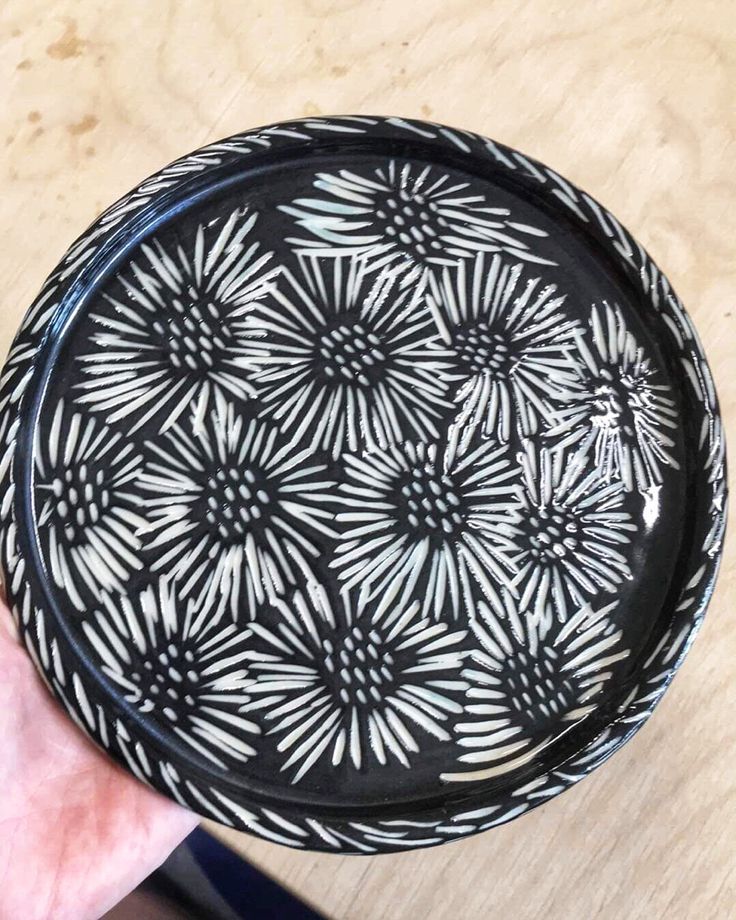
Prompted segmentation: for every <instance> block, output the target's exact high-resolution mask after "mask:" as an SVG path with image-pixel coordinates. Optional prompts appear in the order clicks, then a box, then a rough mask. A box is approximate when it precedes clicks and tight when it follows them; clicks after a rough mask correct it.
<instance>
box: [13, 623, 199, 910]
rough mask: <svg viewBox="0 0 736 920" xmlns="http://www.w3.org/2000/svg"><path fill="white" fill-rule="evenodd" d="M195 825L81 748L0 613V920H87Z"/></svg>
mask: <svg viewBox="0 0 736 920" xmlns="http://www.w3.org/2000/svg"><path fill="white" fill-rule="evenodd" d="M197 822H198V819H197V817H196V816H195V815H193V814H192V813H190V812H188V811H185V810H184V809H183V808H180V807H179V806H178V805H176V804H175V803H173V802H169V801H168V800H167V799H165V798H163V797H162V796H160V795H159V794H158V793H156V792H153V791H152V790H151V789H149V788H148V787H147V786H144V785H143V784H142V783H140V782H138V780H136V779H134V778H133V777H132V776H129V775H128V774H127V773H125V772H124V771H123V770H121V769H120V768H119V767H118V766H117V765H116V764H115V763H114V762H113V761H112V760H108V758H107V757H105V755H104V754H102V753H101V752H100V751H98V750H97V748H96V747H94V745H93V744H92V743H91V742H90V741H88V739H87V738H86V737H85V736H84V735H83V734H82V732H81V731H80V730H79V729H78V728H77V727H76V725H74V723H73V722H72V721H71V720H70V719H69V718H68V716H67V715H66V714H65V713H64V712H63V711H62V709H61V708H60V707H59V706H58V704H57V703H56V702H55V701H54V700H53V699H52V698H51V696H50V695H49V693H48V691H47V690H46V688H45V687H44V686H43V684H42V682H41V680H40V678H39V677H38V675H37V674H36V672H35V669H34V667H33V665H32V663H31V661H30V659H29V658H28V656H27V655H26V653H25V652H24V650H23V649H22V647H21V646H20V644H19V643H18V640H17V638H16V637H15V633H14V627H13V623H12V620H11V618H10V614H9V613H8V610H7V608H6V607H5V605H0V920H17V918H19V917H23V918H24V920H87V918H90V920H97V918H99V917H100V916H101V915H102V914H104V913H105V911H107V910H109V909H110V908H111V907H113V906H114V905H115V904H116V903H117V902H118V901H120V900H121V899H122V898H123V897H124V896H125V895H126V894H127V893H128V892H129V891H131V890H132V889H133V888H135V887H136V885H137V884H138V883H139V882H141V881H142V880H143V879H144V878H146V876H148V875H149V874H150V873H151V872H152V871H153V870H154V869H155V868H156V867H157V866H158V865H160V863H161V862H163V860H164V859H166V857H167V856H168V855H169V853H170V852H171V851H172V850H173V849H174V847H175V846H176V845H177V844H178V843H179V842H180V841H181V840H182V839H183V838H184V837H185V836H186V835H187V834H188V833H189V832H190V831H191V830H192V829H193V828H194V827H195V826H196V824H197Z"/></svg>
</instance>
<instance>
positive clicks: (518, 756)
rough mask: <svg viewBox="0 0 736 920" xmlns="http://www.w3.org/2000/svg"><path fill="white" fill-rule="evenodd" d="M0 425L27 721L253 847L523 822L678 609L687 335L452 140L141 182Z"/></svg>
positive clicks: (649, 286)
mask: <svg viewBox="0 0 736 920" xmlns="http://www.w3.org/2000/svg"><path fill="white" fill-rule="evenodd" d="M0 409H1V416H0V435H1V436H2V439H3V444H4V451H3V455H2V467H1V472H2V483H3V488H2V509H1V510H2V567H3V570H4V574H5V580H6V584H7V589H8V594H9V599H10V601H11V603H12V606H13V610H14V613H15V616H16V618H17V621H18V623H19V625H20V628H21V631H22V634H23V638H24V640H25V643H26V645H27V647H28V650H29V653H30V654H31V655H32V656H33V659H34V661H35V663H36V665H37V667H38V669H39V670H40V672H41V673H42V675H43V676H44V677H45V679H46V681H47V683H48V684H49V687H50V689H51V691H52V692H53V693H54V695H55V696H56V697H57V698H58V699H59V701H60V702H61V703H62V704H63V705H64V706H65V707H66V709H67V710H68V711H69V714H70V715H71V716H72V718H73V719H74V720H75V721H76V722H77V723H78V724H79V725H80V726H81V727H82V728H83V729H84V730H85V731H86V732H87V733H88V734H89V735H90V736H91V737H92V738H93V739H94V740H95V741H96V742H97V743H98V744H99V745H101V746H102V747H104V748H105V749H106V750H107V751H109V753H110V754H111V755H112V756H113V757H114V758H116V759H117V760H118V761H119V762H120V763H122V764H123V765H124V766H126V767H127V768H128V769H129V770H130V771H132V772H133V773H134V774H135V775H136V776H138V777H139V778H140V779H141V780H144V781H145V782H148V783H150V784H151V785H152V786H154V787H155V788H157V789H159V790H160V791H161V792H163V793H165V794H167V795H169V796H171V797H173V798H174V799H176V800H177V801H179V802H181V803H182V804H184V805H186V806H187V807H189V808H192V809H194V810H195V811H197V812H199V813H201V814H203V815H206V816H208V817H210V818H214V819H215V820H217V821H221V822H223V823H226V824H230V825H233V826H235V827H238V828H241V829H243V830H247V831H250V832H251V833H254V834H258V835H260V836H262V837H264V838H267V839H269V840H272V841H277V842H280V843H284V844H288V845H290V846H295V847H304V848H314V849H321V850H328V851H331V852H356V853H375V852H382V851H391V850H400V849H404V848H409V847H422V846H431V845H434V844H439V843H442V842H444V841H447V840H453V839H456V838H458V837H462V836H465V835H468V834H473V833H476V832H478V831H481V830H484V829H486V828H489V827H491V826H493V825H496V824H499V823H502V822H504V821H507V820H509V819H510V818H512V817H515V816H516V815H519V814H521V813H523V812H525V811H528V810H529V809H530V808H533V807H534V806H535V805H537V804H539V803H541V802H543V801H545V800H546V799H549V798H550V797H551V796H554V795H556V794H557V793H559V792H560V791H562V790H563V789H565V788H566V787H568V786H570V785H571V784H572V783H574V782H576V781H577V780H579V779H580V778H582V777H583V776H585V775H586V774H587V773H589V772H590V771H591V770H592V769H593V768H594V767H596V766H597V765H599V764H600V763H601V762H602V761H603V760H605V759H606V758H607V757H608V756H609V755H610V754H611V753H612V752H613V751H615V750H616V749H617V748H618V747H620V746H621V744H622V743H623V742H625V741H626V740H627V739H628V738H629V737H630V736H631V735H632V734H633V733H634V732H635V731H636V729H637V728H638V727H639V726H640V725H641V724H642V722H643V721H644V720H645V719H646V718H647V716H648V715H649V714H650V712H651V710H652V709H653V707H654V705H655V704H656V703H657V701H658V700H659V698H660V697H661V695H662V693H663V692H664V690H665V688H666V687H667V685H668V683H669V681H670V679H671V677H672V675H673V673H674V671H675V670H676V668H677V667H678V666H679V664H680V662H681V660H682V658H683V656H684V654H685V652H686V650H687V648H688V646H689V644H690V641H691V639H692V637H693V635H694V633H695V630H696V628H697V626H698V625H699V623H700V620H701V618H702V615H703V612H704V608H705V605H706V603H707V600H708V598H709V596H710V593H711V590H712V586H713V581H714V577H715V572H716V568H717V563H718V559H719V553H720V548H721V538H722V533H723V524H724V497H725V479H724V446H723V436H722V429H721V422H720V418H719V415H718V407H717V401H716V395H715V392H714V388H713V383H712V379H711V375H710V372H709V370H708V367H707V364H706V362H705V359H704V357H703V353H702V351H701V348H700V345H699V343H698V340H697V336H696V334H695V332H694V330H693V327H692V324H691V322H690V320H689V319H688V317H687V315H686V314H685V312H684V310H683V308H682V306H681V304H680V302H679V300H678V299H677V297H676V295H675V294H674V292H673V291H672V289H671V287H670V285H669V284H668V282H667V280H666V278H665V277H664V276H663V275H662V274H661V272H660V271H659V269H658V268H657V267H656V265H654V263H653V262H652V261H651V260H650V258H649V257H648V256H647V254H646V253H645V252H644V250H643V249H642V248H641V246H640V245H639V244H638V243H636V241H635V240H633V239H632V238H631V236H630V235H629V234H628V233H627V231H626V230H624V229H623V228H622V227H621V225H620V224H619V223H618V222H617V221H616V219H615V218H614V217H612V216H611V215H610V214H608V213H607V212H606V211H605V210H604V209H603V208H602V207H601V206H600V205H598V204H597V203H596V202H595V201H594V200H593V199H591V198H590V197H589V196H588V195H586V194H585V193H583V192H581V191H580V190H578V189H577V188H575V187H574V186H572V185H571V184H570V183H568V182H566V181H565V180H564V179H562V178H561V177H560V176H558V175H557V174H556V173H555V172H553V171H552V170H551V169H548V168H547V167H545V166H542V165H541V164H539V163H536V162H534V161H532V160H530V159H528V158H527V157H524V156H522V155H521V154H520V153H517V152H515V151H513V150H510V149H508V148H506V147H503V146H501V145H500V144H496V143H493V142H492V141H490V140H487V139H485V138H482V137H478V136H476V135H473V134H470V133H468V132H465V131H457V130H451V129H449V128H445V127H442V126H439V125H433V124H427V123H422V122H415V121H405V120H402V119H399V118H387V119H382V118H366V117H361V118H335V119H321V118H320V119H311V120H304V121H298V122H289V123H284V124H281V125H274V126H271V127H267V128H262V129H259V130H257V131H254V132H251V133H246V134H242V135H238V136H235V137H232V138H229V139H227V140H225V141H222V142H220V143H217V144H213V145H211V146H209V147H206V148H204V149H202V150H200V151H198V152H196V153H194V154H191V155H190V156H187V157H185V158H183V159H182V160H179V161H177V162H176V163H174V164H172V165H170V166H168V167H166V168H165V169H164V170H162V171H161V172H160V173H158V174H157V175H155V176H153V177H152V178H150V179H148V180H147V181H145V182H144V183H143V184H142V185H141V186H139V187H138V188H137V189H136V190H135V191H133V192H132V193H131V194H129V195H128V196H126V197H125V198H124V199H122V200H121V201H120V202H118V203H117V204H116V205H114V206H113V207H112V208H110V209H109V210H108V211H106V212H105V214H103V215H102V217H101V218H100V219H99V220H98V221H97V222H96V223H95V224H94V225H93V226H92V227H91V228H90V229H89V230H88V231H87V232H86V233H85V234H84V236H83V237H82V238H81V239H80V240H78V241H77V242H76V243H75V244H74V245H73V246H72V248H71V249H70V251H69V252H68V253H67V255H66V256H65V258H64V259H63V261H62V262H61V263H60V265H59V267H58V268H57V269H56V270H55V271H54V273H53V274H52V275H51V277H50V278H49V279H48V281H47V282H46V284H45V286H44V288H43V291H42V293H41V295H40V296H39V298H38V299H37V301H36V302H35V304H34V305H33V307H32V308H31V310H30V312H29V313H28V315H27V317H26V319H25V322H24V324H23V328H22V330H21V332H20V334H19V336H18V339H17V341H16V343H15V345H14V347H13V350H12V352H11V355H10V358H9V360H8V363H7V366H6V368H5V372H4V377H3V388H2V397H1V402H0ZM672 741H673V743H674V739H672Z"/></svg>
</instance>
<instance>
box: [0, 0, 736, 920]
mask: <svg viewBox="0 0 736 920" xmlns="http://www.w3.org/2000/svg"><path fill="white" fill-rule="evenodd" d="M734 36H736V6H734V4H733V3H732V2H730V0H698V2H697V3H692V2H691V0H674V2H666V0H656V2H655V0H651V2H649V3H645V4H642V3H640V2H636V0H609V2H590V3H579V2H572V0H530V2H520V0H494V2H487V0H465V2H453V0H386V2H377V0H362V2H361V0H332V2H328V0H293V2H288V0H250V2H247V3H243V2H236V0H233V2H228V0H221V2H214V0H210V2H204V0H191V2H189V0H171V2H162V0H153V2H151V0H107V2H102V0H100V2H94V0H76V2H72V0H57V2H55V3H53V4H52V3H50V2H49V0H4V2H3V4H2V11H1V12H0V43H1V53H0V86H1V87H3V89H2V90H1V91H0V92H2V96H3V98H2V105H1V106H0V113H1V114H0V119H2V130H0V150H1V151H2V152H1V153H0V157H1V159H0V176H1V180H0V226H1V227H2V228H3V231H4V232H3V243H2V246H0V277H2V279H3V284H2V301H1V304H2V305H1V307H0V339H1V340H2V341H1V342H0V346H1V347H2V349H3V350H4V349H5V348H6V347H7V346H8V345H9V343H10V339H11V335H12V334H13V332H14V330H15V328H16V326H17V324H18V323H19V321H20V318H21V316H22V314H23V312H24V310H25V309H26V307H27V306H28V304H29V303H30V301H31V299H32V297H33V295H34V294H35V293H36V291H37V289H38V288H39V286H40V284H41V281H42V280H43V278H44V276H45V275H46V273H47V272H48V271H49V270H50V269H51V268H52V267H53V266H54V264H55V262H56V261H57V260H58V258H59V257H60V255H61V253H62V252H63V250H64V249H65V247H66V245H67V244H68V243H69V242H71V240H72V239H73V238H74V237H75V236H76V235H77V234H78V233H79V232H81V231H82V230H83V229H84V227H85V225H86V224H87V223H88V222H89V221H91V220H92V218H93V217H94V216H95V215H96V214H97V212H98V211H100V210H101V209H102V208H103V207H104V206H105V205H107V204H108V203H110V202H111V201H112V200H113V199H115V198H117V197H118V196H119V195H120V194H122V193H123V192H125V191H127V190H128V188H129V187H131V186H132V185H134V184H135V183H136V182H137V181H138V180H139V179H141V178H142V177H143V176H145V175H147V174H148V173H150V172H152V171H154V170H155V169H157V168H158V167H159V166H161V165H162V164H164V163H166V162H168V161H169V160H171V159H173V158H174V157H175V156H177V155H179V154H182V153H185V152H186V151H188V150H191V149H193V148H195V147H198V146H199V145H201V144H204V143H206V142H208V141H211V140H215V139H216V138H218V137H221V136H224V135H227V134H229V133H233V132H235V131H238V130H240V129H243V128H246V127H251V126H254V125H258V124H263V123H267V122H271V121H276V120H281V119H285V118H289V117H294V116H300V115H305V114H317V113H356V114H357V113H372V114H376V113H391V114H401V115H406V116H418V117H425V118H430V119H433V120H437V121H444V122H447V123H449V124H454V125H459V126H462V127H466V128H469V129H472V130H475V131H479V132H481V133H484V134H488V135H490V136H493V137H495V138H497V139H498V140H501V141H503V142H505V143H507V144H511V145H513V146H515V147H518V148H520V149H521V150H523V151H525V152H527V153H529V154H532V155H533V156H535V157H538V158H540V159H542V160H543V161H545V162H547V163H548V164H549V165H551V166H553V167H554V168H555V169H557V170H558V171H559V172H560V173H562V174H563V175H564V176H566V177H568V178H570V179H572V180H573V181H575V182H576V183H578V184H580V185H581V186H582V187H583V188H585V189H587V190H588V191H589V192H591V193H592V194H593V195H595V196H596V197H597V198H599V199H600V200H601V201H603V202H604V203H605V204H606V205H607V206H608V207H610V208H611V209H612V210H613V211H614V213H615V214H617V215H618V217H619V218H620V219H621V220H622V221H623V222H624V223H625V224H626V225H627V226H628V227H629V228H630V229H631V230H632V231H633V232H634V233H635V235H637V236H638V237H639V239H640V240H641V241H642V242H643V243H644V244H645V245H646V246H647V248H648V249H649V250H650V251H651V252H652V254H653V255H654V257H655V258H656V259H657V260H658V261H659V262H660V264H661V265H662V266H663V267H664V268H665V269H666V271H667V272H668V274H669V276H670V278H671V280H672V281H673V283H674V285H675V287H676V288H677V290H678V292H679V293H680V295H681V296H682V298H683V300H684V301H685V303H686V304H687V306H688V308H689V310H690V312H691V314H692V316H693V318H694V320H695V323H696V325H697V327H698V330H699V332H700V335H701V337H702V339H703V341H704V344H705V348H706V351H707V353H708V355H709V358H710V361H711V366H712V368H713V370H714V373H715V377H716V381H717V384H718V386H719V390H720V397H721V401H722V407H723V411H724V414H725V416H726V420H727V422H728V423H729V427H730V431H731V435H732V446H733V445H734V444H736V436H735V435H736V430H735V429H736V424H735V423H736V373H734V372H735V371H736V365H735V364H734V358H733V355H734V347H733V343H734V336H736V259H735V258H734V256H735V253H736V247H735V245H734V241H736V184H735V179H734V176H736V142H735V138H736V109H735V108H734V102H735V93H734V87H736V42H735V40H734ZM735 561H736V541H734V540H731V541H730V545H729V551H728V552H727V554H726V560H725V563H724V566H723V569H722V572H721V577H720V583H719V586H718V591H717V594H716V597H715V599H714V601H713V603H712V605H711V609H710V613H709V615H708V619H707V621H706V625H705V627H704V629H703V631H702V633H701V636H700V638H699V639H698V641H697V643H696V645H695V647H694V649H693V651H692V653H691V655H690V657H689V659H688V661H687V664H686V666H685V667H684V668H683V671H682V674H681V675H680V676H679V677H678V678H677V680H676V681H675V684H674V686H673V688H672V690H671V691H670V692H669V693H668V695H667V697H666V699H665V701H664V702H663V703H662V705H661V707H660V708H659V711H658V712H657V714H656V716H655V718H654V719H653V720H652V721H651V722H650V723H649V724H648V725H647V726H646V727H645V728H644V730H643V731H642V732H641V733H640V734H639V735H638V736H637V738H636V739H635V740H634V741H633V742H632V743H631V744H630V745H628V747H627V748H625V749H624V750H623V751H621V752H620V753H619V754H617V755H616V757H615V758H614V759H613V761H612V762H610V763H609V764H608V765H607V766H606V767H605V768H604V769H603V770H601V771H599V772H598V773H596V774H595V775H594V776H593V777H592V778H590V779H589V780H587V781H586V782H584V783H582V784H581V785H579V786H577V787H576V788H574V789H573V790H572V791H570V792H568V793H567V794H565V795H564V796H562V797H560V798H558V799H556V800H554V801H553V802H551V803H550V804H548V805H546V806H545V807H544V808H542V809H540V810H538V811H536V812H534V813H532V814H530V815H528V816H526V817H524V818H523V819H521V820H520V821H518V822H515V823H514V824H512V825H507V826H506V827H503V828H500V829H497V830H494V831H492V832H490V833H488V834H485V835H483V836H481V837H478V838H475V839H471V840H467V841H464V842H460V843H455V844H452V845H450V846H446V847H442V848H440V849H436V850H431V851H425V852H418V853H411V854H406V855H404V854H402V855H398V856H382V857H374V858H362V859H361V858H356V857H336V856H322V855H316V854H309V853H300V852H292V851H289V850H286V849H283V848H279V847H277V846H273V845H269V844H267V843H261V842H259V841H256V840H254V839H251V838H249V837H246V836H244V835H239V834H235V833H228V832H225V833H224V834H223V836H224V837H225V839H226V840H228V841H229V842H230V843H231V844H232V845H233V846H234V847H236V848H237V849H238V850H240V851H241V852H242V853H243V854H244V855H246V856H247V857H248V858H249V859H251V860H253V861H255V862H256V863H258V864H259V865H260V866H262V867H263V868H264V869H265V870H266V871H267V872H269V873H271V874H272V875H273V876H275V877H276V878H277V879H279V880H280V881H282V882H283V883H284V884H285V885H287V886H290V887H291V888H293V889H294V890H295V891H296V892H298V893H299V894H300V895H302V896H303V897H305V898H306V899H307V900H309V901H311V902H312V903H313V904H315V905H316V906H318V907H319V908H320V909H321V910H322V911H324V913H325V914H327V915H328V916H330V917H334V918H360V920H378V918H388V920H402V918H407V920H409V918H411V920H415V918H422V920H423V918H450V917H453V918H454V917H466V918H476V917H477V918H481V917H482V918H501V920H505V918H515V920H527V918H529V920H531V918H538V917H545V918H546V920H558V918H559V920H563V918H564V920H592V918H609V917H610V918H617V920H618V918H626V920H636V918H646V920H654V918H657V917H667V918H668V920H675V918H676V920H680V918H685V917H693V918H695V917H697V918H706V920H712V918H728V917H734V916H736V768H735V767H734V758H736V719H735V718H734V710H735V709H736V628H735V627H734V625H733V618H732V608H733V606H734V604H735V603H736V577H735V575H736V573H735V571H734V570H735V568H736V566H735Z"/></svg>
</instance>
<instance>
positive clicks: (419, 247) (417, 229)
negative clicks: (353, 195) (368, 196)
mask: <svg viewBox="0 0 736 920" xmlns="http://www.w3.org/2000/svg"><path fill="white" fill-rule="evenodd" d="M375 216H376V218H377V219H378V220H379V221H381V222H382V224H383V235H385V237H386V238H387V239H389V240H393V241H395V242H396V243H398V244H399V245H400V246H401V248H402V249H406V250H409V251H410V252H412V253H413V254H414V255H416V256H418V257H420V258H426V257H427V256H432V255H437V254H438V252H439V251H440V250H441V249H442V246H443V244H442V236H443V235H444V234H446V233H447V231H448V230H449V229H450V225H449V223H448V221H447V220H446V218H445V217H443V216H442V213H441V211H440V206H439V205H438V204H437V202H436V201H431V200H427V197H426V195H422V194H421V193H411V192H409V191H407V190H406V189H400V190H399V191H398V192H388V193H386V194H385V195H383V196H379V198H378V200H377V202H376V211H375Z"/></svg>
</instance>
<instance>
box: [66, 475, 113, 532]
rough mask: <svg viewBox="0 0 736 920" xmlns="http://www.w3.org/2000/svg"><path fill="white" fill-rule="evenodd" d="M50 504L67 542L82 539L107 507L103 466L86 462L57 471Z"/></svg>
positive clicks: (110, 495)
mask: <svg viewBox="0 0 736 920" xmlns="http://www.w3.org/2000/svg"><path fill="white" fill-rule="evenodd" d="M51 493H52V495H53V499H52V501H53V508H54V512H55V514H56V517H57V519H58V521H59V522H60V524H61V525H62V527H63V528H64V535H65V537H66V539H67V540H68V541H69V542H70V543H79V542H84V541H85V540H86V537H87V531H88V530H89V528H90V527H94V526H95V524H97V522H98V521H99V520H100V518H101V517H102V516H103V515H104V514H105V512H106V511H107V510H108V508H109V507H110V504H111V501H112V494H111V492H110V488H109V486H108V484H107V482H106V480H105V473H104V471H103V470H95V469H93V468H92V467H90V466H89V465H88V464H86V463H82V464H80V465H79V466H74V467H71V468H69V469H67V470H64V472H63V473H62V472H60V473H59V474H58V475H57V476H56V477H55V478H54V480H53V482H52V483H51Z"/></svg>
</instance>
